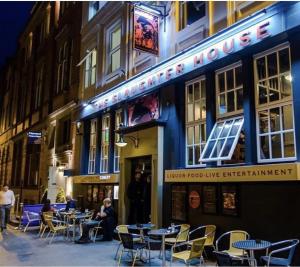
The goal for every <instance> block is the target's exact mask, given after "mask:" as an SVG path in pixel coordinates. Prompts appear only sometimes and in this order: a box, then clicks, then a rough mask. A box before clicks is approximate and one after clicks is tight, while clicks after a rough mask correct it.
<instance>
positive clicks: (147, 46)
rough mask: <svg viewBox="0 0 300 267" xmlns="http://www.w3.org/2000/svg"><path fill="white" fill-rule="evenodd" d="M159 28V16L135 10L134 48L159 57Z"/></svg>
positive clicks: (138, 9)
mask: <svg viewBox="0 0 300 267" xmlns="http://www.w3.org/2000/svg"><path fill="white" fill-rule="evenodd" d="M158 27H159V20H158V16H155V15H153V14H150V13H148V12H145V11H144V10H142V9H140V8H134V31H133V34H134V38H133V40H134V41H133V47H134V48H135V49H138V50H142V51H145V52H148V53H151V54H154V55H156V56H157V55H158V54H159V46H158Z"/></svg>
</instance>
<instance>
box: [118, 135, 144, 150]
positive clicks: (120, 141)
mask: <svg viewBox="0 0 300 267" xmlns="http://www.w3.org/2000/svg"><path fill="white" fill-rule="evenodd" d="M124 138H128V139H130V140H131V141H132V142H133V144H134V147H135V148H138V147H139V139H138V138H137V137H134V136H131V135H127V136H124V135H123V134H119V139H118V140H117V142H116V143H115V144H116V146H118V147H124V146H127V142H126V141H125V140H124Z"/></svg>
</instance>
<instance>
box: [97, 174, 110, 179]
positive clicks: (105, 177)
mask: <svg viewBox="0 0 300 267" xmlns="http://www.w3.org/2000/svg"><path fill="white" fill-rule="evenodd" d="M99 178H100V180H109V179H110V175H100V176H99Z"/></svg>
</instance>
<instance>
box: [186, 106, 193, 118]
mask: <svg viewBox="0 0 300 267" xmlns="http://www.w3.org/2000/svg"><path fill="white" fill-rule="evenodd" d="M187 112H188V121H193V120H194V111H193V104H188V109H187Z"/></svg>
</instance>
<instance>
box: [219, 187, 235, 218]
mask: <svg viewBox="0 0 300 267" xmlns="http://www.w3.org/2000/svg"><path fill="white" fill-rule="evenodd" d="M221 192H222V214H224V215H232V216H237V215H238V192H237V187H236V186H235V185H222V190H221Z"/></svg>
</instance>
